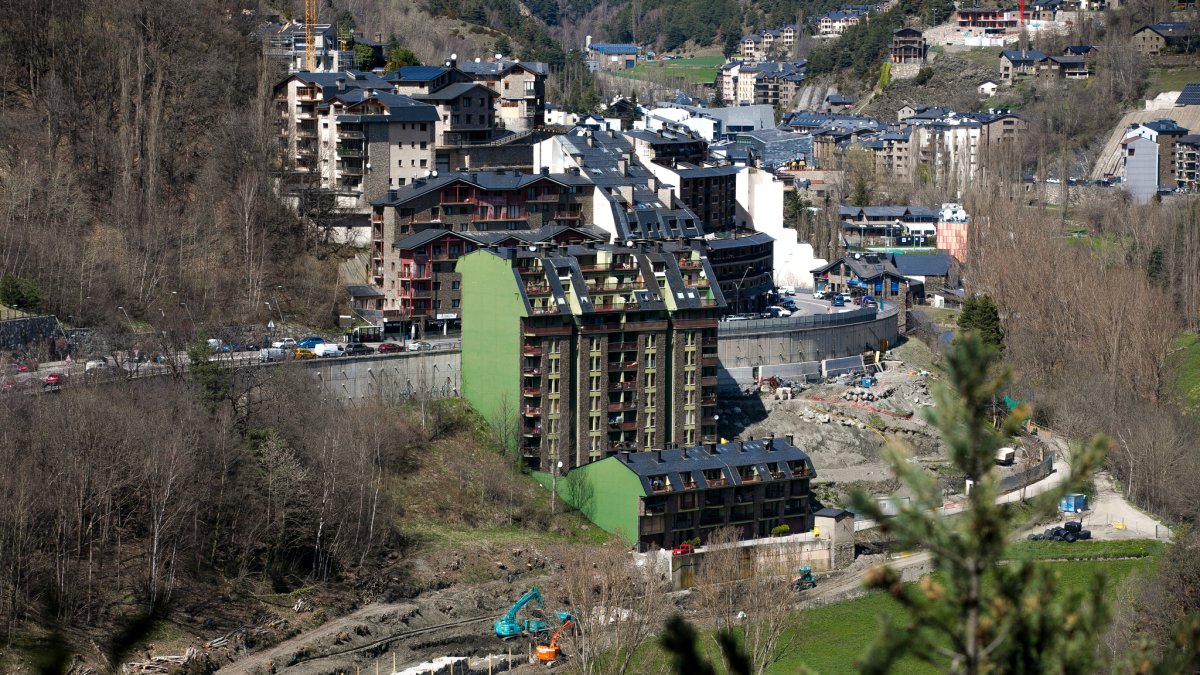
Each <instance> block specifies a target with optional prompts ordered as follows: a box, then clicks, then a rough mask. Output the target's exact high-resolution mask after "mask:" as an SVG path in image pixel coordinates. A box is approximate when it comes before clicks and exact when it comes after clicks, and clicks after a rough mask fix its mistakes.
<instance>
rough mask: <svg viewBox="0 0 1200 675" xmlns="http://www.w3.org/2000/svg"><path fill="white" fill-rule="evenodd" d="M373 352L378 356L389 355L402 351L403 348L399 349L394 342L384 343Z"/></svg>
mask: <svg viewBox="0 0 1200 675" xmlns="http://www.w3.org/2000/svg"><path fill="white" fill-rule="evenodd" d="M375 351H377V352H379V353H380V354H391V353H392V352H402V351H404V347H401V346H400V345H399V344H398V343H396V342H385V343H383V344H381V345H379V349H377V350H375Z"/></svg>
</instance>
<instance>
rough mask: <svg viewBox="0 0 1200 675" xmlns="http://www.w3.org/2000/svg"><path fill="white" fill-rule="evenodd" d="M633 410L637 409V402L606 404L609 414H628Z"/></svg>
mask: <svg viewBox="0 0 1200 675" xmlns="http://www.w3.org/2000/svg"><path fill="white" fill-rule="evenodd" d="M635 408H637V401H620V402H617V403H609V404H608V412H610V413H619V412H628V411H630V410H633V409H635Z"/></svg>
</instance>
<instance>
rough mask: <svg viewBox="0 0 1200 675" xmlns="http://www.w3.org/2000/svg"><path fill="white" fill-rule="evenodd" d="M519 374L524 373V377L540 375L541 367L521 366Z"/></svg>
mask: <svg viewBox="0 0 1200 675" xmlns="http://www.w3.org/2000/svg"><path fill="white" fill-rule="evenodd" d="M521 374H522V375H524V376H525V377H541V376H542V369H541V368H522V369H521Z"/></svg>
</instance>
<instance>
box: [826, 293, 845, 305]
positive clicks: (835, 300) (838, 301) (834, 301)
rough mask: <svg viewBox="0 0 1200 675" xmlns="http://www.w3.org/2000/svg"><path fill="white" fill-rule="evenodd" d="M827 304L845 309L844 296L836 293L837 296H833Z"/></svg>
mask: <svg viewBox="0 0 1200 675" xmlns="http://www.w3.org/2000/svg"><path fill="white" fill-rule="evenodd" d="M829 302H830V304H832V305H833V306H834V307H845V306H846V296H844V295H842V294H841V293H838V294H837V295H835V296H833V299H832V300H830V301H829Z"/></svg>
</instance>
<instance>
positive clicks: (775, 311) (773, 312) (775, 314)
mask: <svg viewBox="0 0 1200 675" xmlns="http://www.w3.org/2000/svg"><path fill="white" fill-rule="evenodd" d="M766 313H767V315H768V316H770V317H772V318H776V319H778V318H781V317H785V316H791V315H792V313H791V312H790V311H788V310H786V309H784V308H783V307H780V306H779V305H775V306H772V307H768V308H767V312H766Z"/></svg>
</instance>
